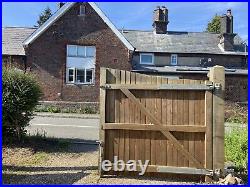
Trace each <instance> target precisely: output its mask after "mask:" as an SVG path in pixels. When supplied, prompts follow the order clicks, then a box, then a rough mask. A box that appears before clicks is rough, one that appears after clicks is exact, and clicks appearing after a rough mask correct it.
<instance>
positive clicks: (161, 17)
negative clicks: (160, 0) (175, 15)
mask: <svg viewBox="0 0 250 187" xmlns="http://www.w3.org/2000/svg"><path fill="white" fill-rule="evenodd" d="M168 23H169V21H168V9H167V8H166V7H165V6H162V7H160V6H157V7H156V9H155V10H154V17H153V28H154V31H155V33H156V34H166V33H167V25H168Z"/></svg>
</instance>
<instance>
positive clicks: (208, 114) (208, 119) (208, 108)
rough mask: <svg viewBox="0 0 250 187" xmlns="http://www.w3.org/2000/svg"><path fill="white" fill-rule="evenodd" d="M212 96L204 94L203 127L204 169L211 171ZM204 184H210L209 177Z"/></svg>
mask: <svg viewBox="0 0 250 187" xmlns="http://www.w3.org/2000/svg"><path fill="white" fill-rule="evenodd" d="M212 103H213V94H212V92H211V91H206V94H205V125H206V134H205V151H206V154H205V167H206V169H211V170H212V169H213V157H212V155H213V142H212V137H213V118H212V114H213V105H212ZM205 180H206V182H211V181H212V178H211V177H206V178H205Z"/></svg>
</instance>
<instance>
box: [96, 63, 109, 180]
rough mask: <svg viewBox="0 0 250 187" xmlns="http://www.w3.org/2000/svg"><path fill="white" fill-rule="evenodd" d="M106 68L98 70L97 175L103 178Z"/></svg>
mask: <svg viewBox="0 0 250 187" xmlns="http://www.w3.org/2000/svg"><path fill="white" fill-rule="evenodd" d="M106 74H107V69H106V68H100V128H99V140H100V142H99V160H98V161H99V175H100V177H102V176H103V171H102V161H103V159H104V152H103V147H104V146H105V145H104V143H105V131H104V130H103V125H104V124H105V123H106V120H105V105H106V104H105V101H106V90H105V89H103V88H102V86H103V85H105V84H106Z"/></svg>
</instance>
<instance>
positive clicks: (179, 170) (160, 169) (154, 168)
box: [112, 164, 213, 176]
mask: <svg viewBox="0 0 250 187" xmlns="http://www.w3.org/2000/svg"><path fill="white" fill-rule="evenodd" d="M112 166H113V167H114V164H112ZM128 166H130V165H129V164H125V171H126V168H127V167H128ZM136 170H137V171H141V168H140V167H139V166H137V167H136ZM146 172H152V173H172V174H190V175H204V176H213V171H212V170H208V169H198V168H192V167H174V166H159V165H148V167H147V169H146Z"/></svg>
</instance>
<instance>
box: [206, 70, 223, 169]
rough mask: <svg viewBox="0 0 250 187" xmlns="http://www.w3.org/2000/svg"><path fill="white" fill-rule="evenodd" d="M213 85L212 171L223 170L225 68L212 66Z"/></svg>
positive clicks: (210, 77)
mask: <svg viewBox="0 0 250 187" xmlns="http://www.w3.org/2000/svg"><path fill="white" fill-rule="evenodd" d="M209 80H210V81H212V82H213V84H214V92H213V170H217V169H220V170H221V171H223V170H224V161H225V158H224V157H225V153H224V133H225V129H224V94H225V68H224V67H222V66H214V67H212V68H211V70H210V72H209Z"/></svg>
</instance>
